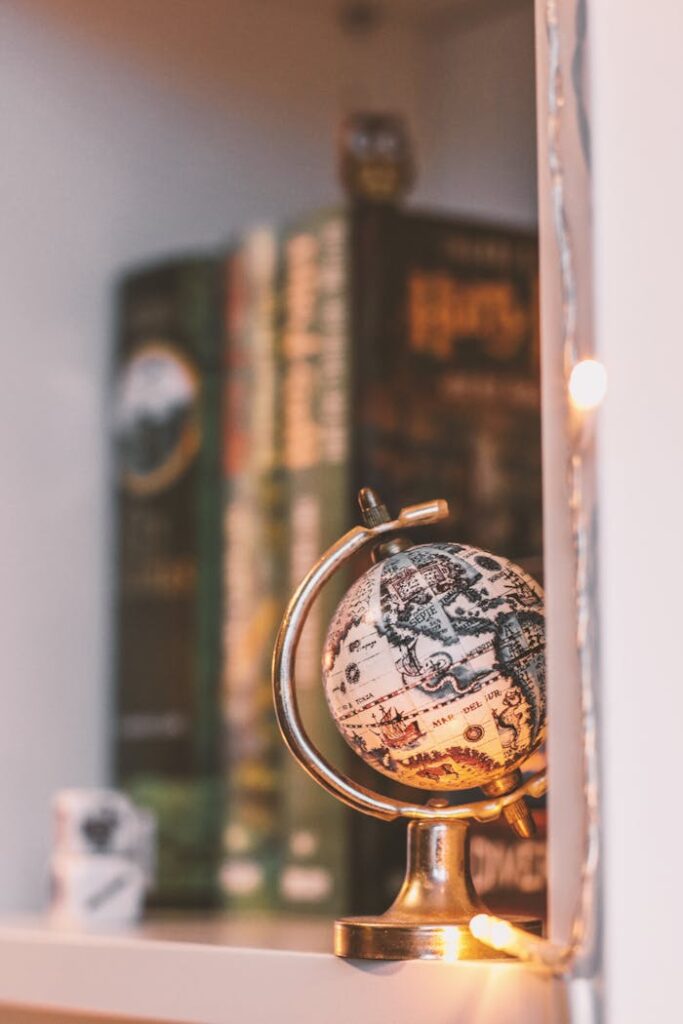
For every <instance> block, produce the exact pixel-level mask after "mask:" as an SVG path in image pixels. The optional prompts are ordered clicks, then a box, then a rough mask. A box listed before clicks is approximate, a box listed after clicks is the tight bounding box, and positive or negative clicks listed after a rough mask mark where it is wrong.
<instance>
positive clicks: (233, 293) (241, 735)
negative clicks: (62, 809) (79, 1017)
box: [221, 228, 286, 911]
mask: <svg viewBox="0 0 683 1024" xmlns="http://www.w3.org/2000/svg"><path fill="white" fill-rule="evenodd" d="M226 276H227V289H226V296H227V302H226V325H227V332H226V333H227V337H226V355H227V370H228V373H227V385H226V387H227V389H228V398H227V401H226V417H225V419H224V467H223V473H224V525H223V530H224V538H225V547H224V588H225V613H224V630H223V680H222V708H223V715H222V717H223V722H224V726H225V728H224V736H225V755H224V759H225V762H226V764H227V766H228V782H227V793H226V808H225V814H224V831H223V862H222V866H221V888H222V891H223V894H224V898H225V901H226V903H227V905H228V906H230V907H232V908H235V909H238V910H243V911H253V910H272V909H273V908H274V907H275V906H276V905H277V885H278V865H279V859H280V848H281V847H280V833H279V826H280V818H279V802H280V798H281V793H280V777H281V775H280V769H281V763H282V758H283V756H284V750H283V745H282V741H281V739H280V735H279V732H278V729H277V724H276V720H275V714H274V709H273V701H272V695H271V679H270V663H271V652H272V649H273V645H274V642H275V634H276V632H277V628H278V626H279V623H280V620H281V617H282V613H283V610H284V604H285V601H286V595H285V583H286V580H285V555H286V538H285V536H284V515H283V511H284V510H283V502H284V495H283V472H282V453H281V451H280V450H279V448H280V446H279V438H280V436H281V433H280V430H279V420H280V408H279V407H280V389H279V387H278V378H279V367H278V361H279V360H278V352H277V347H276V346H277V323H276V307H277V286H278V242H277V237H276V235H275V234H274V232H272V231H270V230H268V229H265V228H264V229H260V230H255V231H253V232H251V233H250V234H249V235H247V236H246V237H245V239H244V240H243V242H242V244H241V245H240V246H239V248H238V249H237V250H236V251H235V253H234V254H233V255H232V256H231V257H230V258H229V260H228V262H227V267H226Z"/></svg>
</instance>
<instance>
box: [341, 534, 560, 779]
mask: <svg viewBox="0 0 683 1024" xmlns="http://www.w3.org/2000/svg"><path fill="white" fill-rule="evenodd" d="M323 681H324V687H325V695H326V697H327V701H328V704H329V707H330V710H331V712H332V716H333V718H334V720H335V722H336V724H337V727H338V728H339V730H340V732H341V734H342V736H343V737H344V739H345V740H346V741H347V743H349V745H350V746H351V747H352V749H353V750H354V751H355V752H356V753H357V754H359V755H360V757H362V758H363V760H364V761H366V762H367V763H368V764H370V765H371V766H372V767H373V768H376V769H377V770H378V771H379V772H382V773H383V774H384V775H387V776H389V777H390V778H392V779H394V780H396V781H399V782H402V783H404V784H406V785H408V786H417V787H419V788H421V789H431V790H458V789H469V788H471V787H474V786H483V785H487V784H488V783H491V782H493V781H494V780H495V779H497V778H499V777H501V776H503V775H506V774H508V773H509V772H510V771H512V770H514V769H515V768H518V767H519V766H520V765H521V764H522V763H523V762H524V761H525V760H526V758H527V757H528V756H529V754H531V753H532V751H533V750H535V748H536V747H538V745H539V744H540V743H541V741H542V739H543V734H544V730H545V718H546V698H545V620H544V615H543V593H542V591H541V588H540V587H539V586H538V584H537V583H536V582H535V581H534V580H532V579H531V577H529V576H527V574H526V573H525V572H524V571H523V570H522V569H520V568H519V567H518V566H516V565H513V563H512V562H509V561H508V560H507V559H505V558H499V557H497V556H494V555H491V554H489V553H488V552H485V551H481V550H480V549H478V548H473V547H468V546H466V545H463V544H424V545H420V546H416V547H411V548H408V549H407V550H405V551H401V552H400V553H398V554H395V555H391V556H390V557H388V558H386V559H385V560H383V561H381V562H378V563H377V564H376V565H374V566H373V567H372V568H371V569H369V570H368V571H367V572H366V573H365V574H364V575H363V576H361V577H360V578H359V579H358V580H356V582H355V583H354V584H353V585H352V586H351V587H350V589H349V590H348V591H347V593H346V595H345V596H344V598H343V600H342V601H341V602H340V604H339V606H338V608H337V610H336V612H335V614H334V616H333V618H332V621H331V623H330V627H329V630H328V633H327V637H326V641H325V646H324V650H323Z"/></svg>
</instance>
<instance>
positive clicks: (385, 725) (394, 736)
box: [373, 708, 424, 750]
mask: <svg viewBox="0 0 683 1024" xmlns="http://www.w3.org/2000/svg"><path fill="white" fill-rule="evenodd" d="M374 731H375V730H373V732H374ZM377 733H378V735H379V737H380V739H381V741H382V743H384V745H385V746H386V747H389V748H390V749H393V750H396V749H397V748H398V749H403V748H405V747H413V746H415V744H416V743H419V741H420V740H421V738H422V737H423V736H424V733H423V731H422V730H421V729H420V726H419V723H418V722H417V721H412V722H407V721H406V718H405V715H404V714H403V712H401V711H397V710H396V708H385V710H384V712H383V714H382V717H381V718H380V720H379V721H378V723H377Z"/></svg>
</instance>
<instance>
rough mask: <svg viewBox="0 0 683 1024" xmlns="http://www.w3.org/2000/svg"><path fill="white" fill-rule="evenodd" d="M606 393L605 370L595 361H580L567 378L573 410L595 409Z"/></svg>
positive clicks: (585, 410) (586, 410) (587, 410)
mask: <svg viewBox="0 0 683 1024" xmlns="http://www.w3.org/2000/svg"><path fill="white" fill-rule="evenodd" d="M606 391H607V370H606V369H605V367H604V366H603V365H602V363H599V362H598V360H597V359H582V360H581V362H579V363H576V365H575V366H574V368H573V369H572V372H571V374H570V376H569V397H570V398H571V400H572V405H573V406H574V408H575V409H579V410H581V411H582V412H589V411H590V410H591V409H597V407H598V406H599V405H600V403H601V402H602V400H603V398H604V397H605V392H606Z"/></svg>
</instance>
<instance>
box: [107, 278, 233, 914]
mask: <svg viewBox="0 0 683 1024" xmlns="http://www.w3.org/2000/svg"><path fill="white" fill-rule="evenodd" d="M218 288H219V279H218V265H217V263H216V261H214V260H212V259H204V258H188V259H178V260H174V261H172V262H166V263H161V264H158V265H155V266H151V267H142V268H139V269H134V270H133V271H131V272H130V273H129V274H128V275H127V276H126V277H125V279H124V280H123V281H122V282H121V285H120V288H119V290H118V294H117V306H118V310H117V313H118V316H117V346H116V354H115V394H114V400H113V406H114V410H113V411H114V424H115V446H116V492H115V500H116V517H115V534H116V547H117V558H116V570H117V588H116V603H115V611H116V633H115V652H114V653H115V676H116V723H117V729H116V750H115V760H116V776H117V780H118V783H119V784H120V785H121V786H122V787H123V788H124V789H125V790H127V791H128V792H129V793H130V794H131V796H132V797H133V799H134V800H136V801H137V802H139V803H140V804H142V805H144V806H146V807H149V808H150V809H151V810H152V811H154V813H155V814H156V816H157V821H158V841H159V850H158V884H157V887H156V890H155V893H154V897H155V900H156V902H157V903H160V904H166V905H173V906H188V907H190V906H192V907H194V906H207V905H211V904H212V903H214V902H215V901H216V898H217V894H218V889H217V866H218V853H219V833H220V809H221V797H220V792H221V767H220V759H219V746H218V730H217V715H216V704H217V696H218V684H219V665H220V623H221V601H220V561H221V559H220V548H221V531H220V502H219V492H218V488H219V481H220V473H219V423H220V417H219V409H220V399H221V373H220V364H219V330H218V315H217V314H218V309H219V299H218Z"/></svg>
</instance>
